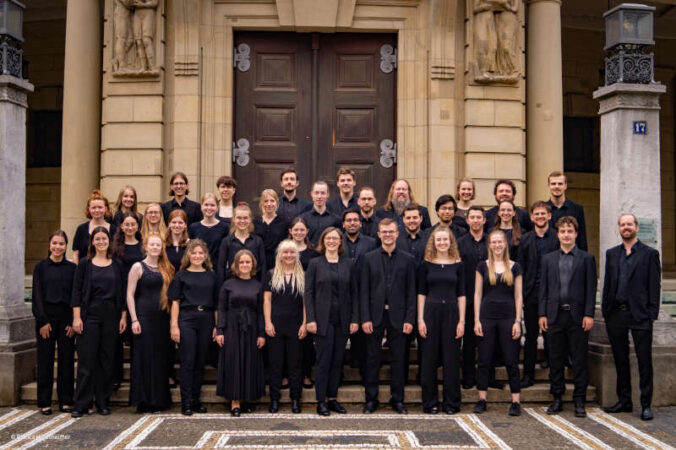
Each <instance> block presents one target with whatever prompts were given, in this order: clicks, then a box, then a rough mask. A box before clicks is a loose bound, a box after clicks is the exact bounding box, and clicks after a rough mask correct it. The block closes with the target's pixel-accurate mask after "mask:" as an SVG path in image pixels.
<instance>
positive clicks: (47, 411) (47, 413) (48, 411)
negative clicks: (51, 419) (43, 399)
mask: <svg viewBox="0 0 676 450" xmlns="http://www.w3.org/2000/svg"><path fill="white" fill-rule="evenodd" d="M40 414H42V415H43V416H51V415H52V408H47V409H41V410H40Z"/></svg>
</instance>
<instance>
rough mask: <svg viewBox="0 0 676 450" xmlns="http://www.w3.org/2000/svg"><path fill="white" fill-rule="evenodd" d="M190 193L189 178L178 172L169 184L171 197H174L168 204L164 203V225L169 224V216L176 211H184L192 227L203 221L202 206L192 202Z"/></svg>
mask: <svg viewBox="0 0 676 450" xmlns="http://www.w3.org/2000/svg"><path fill="white" fill-rule="evenodd" d="M189 193H190V184H189V183H188V177H187V175H186V174H184V173H183V172H176V173H175V174H173V175H172V176H171V181H170V182H169V195H171V196H173V197H174V198H172V199H171V200H169V201H168V202H164V203H162V214H163V215H164V223H165V224H168V223H169V214H171V212H172V211H173V210H175V209H182V210H183V211H184V212H185V215H186V216H188V223H187V224H186V225H188V226H190V224H191V223H193V222H199V221H200V220H202V218H203V216H202V209H201V207H200V204H199V203H197V202H194V201H192V200H190V199H189V198H188V197H187V195H188V194H189Z"/></svg>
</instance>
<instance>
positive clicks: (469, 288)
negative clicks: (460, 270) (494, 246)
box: [458, 233, 488, 314]
mask: <svg viewBox="0 0 676 450" xmlns="http://www.w3.org/2000/svg"><path fill="white" fill-rule="evenodd" d="M487 238H488V235H486V234H485V233H484V237H483V241H484V245H483V246H482V252H481V255H479V257H477V254H476V252H475V251H474V243H473V242H472V240H474V236H472V234H471V233H467V234H466V235H464V236H463V237H461V238H460V239H458V251H459V252H460V259H462V262H463V263H465V293H466V294H467V295H466V298H467V300H466V304H467V308H469V307H470V305H473V304H474V285H475V284H476V266H478V265H479V263H480V262H481V261H485V260H486V259H488V247H487V246H486V245H485V243H487V242H486V241H487ZM472 314H473V313H472Z"/></svg>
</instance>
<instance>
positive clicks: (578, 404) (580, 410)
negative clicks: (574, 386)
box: [575, 400, 587, 417]
mask: <svg viewBox="0 0 676 450" xmlns="http://www.w3.org/2000/svg"><path fill="white" fill-rule="evenodd" d="M575 417H587V411H585V410H584V402H583V401H580V400H576V401H575Z"/></svg>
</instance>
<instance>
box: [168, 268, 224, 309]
mask: <svg viewBox="0 0 676 450" xmlns="http://www.w3.org/2000/svg"><path fill="white" fill-rule="evenodd" d="M167 296H168V297H169V300H172V301H178V302H179V306H180V307H181V308H185V307H188V306H200V305H201V306H204V307H207V308H212V309H213V308H215V307H216V299H217V298H218V286H217V282H216V274H215V273H214V272H212V271H211V270H205V271H204V272H191V271H189V270H181V271H179V272H178V273H176V275H174V279H173V280H172V281H171V284H170V285H169V290H168V292H167Z"/></svg>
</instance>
